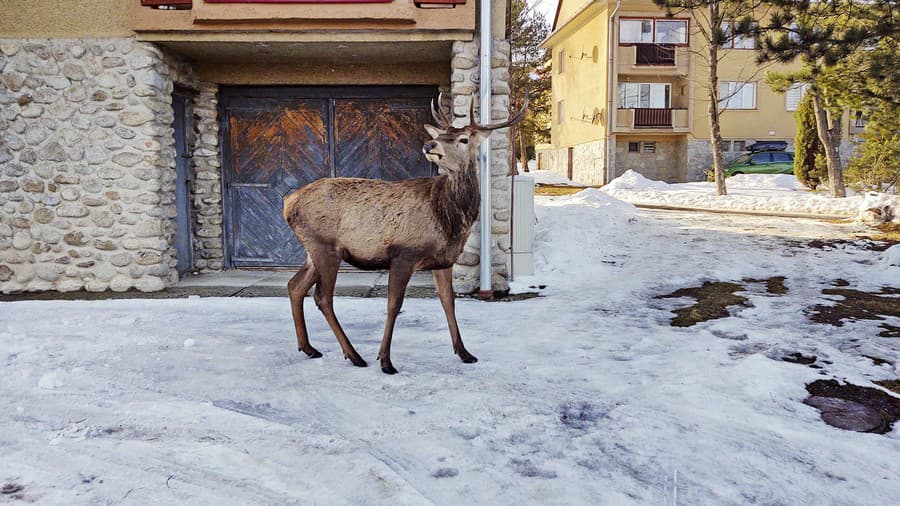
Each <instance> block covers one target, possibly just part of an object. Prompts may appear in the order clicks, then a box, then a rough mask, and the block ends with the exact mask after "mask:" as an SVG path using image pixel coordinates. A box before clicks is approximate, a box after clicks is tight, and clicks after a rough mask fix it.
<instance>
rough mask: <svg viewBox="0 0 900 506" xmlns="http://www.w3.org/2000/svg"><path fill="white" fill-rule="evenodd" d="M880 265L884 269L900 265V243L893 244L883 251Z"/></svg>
mask: <svg viewBox="0 0 900 506" xmlns="http://www.w3.org/2000/svg"><path fill="white" fill-rule="evenodd" d="M881 266H882V267H884V268H885V269H888V268H896V267H900V244H895V245H893V246H891V247H890V248H888V249H886V250H885V251H884V254H883V255H882V256H881Z"/></svg>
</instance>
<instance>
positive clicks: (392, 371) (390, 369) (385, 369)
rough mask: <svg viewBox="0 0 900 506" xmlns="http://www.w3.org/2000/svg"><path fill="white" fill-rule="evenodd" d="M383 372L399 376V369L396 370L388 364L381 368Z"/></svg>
mask: <svg viewBox="0 0 900 506" xmlns="http://www.w3.org/2000/svg"><path fill="white" fill-rule="evenodd" d="M381 372H383V373H385V374H397V369H394V366H392V365H390V364H388V365H385V366H382V367H381Z"/></svg>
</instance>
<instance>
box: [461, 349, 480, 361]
mask: <svg viewBox="0 0 900 506" xmlns="http://www.w3.org/2000/svg"><path fill="white" fill-rule="evenodd" d="M459 359H460V360H462V361H463V363H464V364H474V363H475V362H478V359H477V358H475V355H472V354H471V353H469V352H468V351H465V350H463V352H462V353H460V354H459Z"/></svg>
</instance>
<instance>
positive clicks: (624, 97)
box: [616, 82, 672, 109]
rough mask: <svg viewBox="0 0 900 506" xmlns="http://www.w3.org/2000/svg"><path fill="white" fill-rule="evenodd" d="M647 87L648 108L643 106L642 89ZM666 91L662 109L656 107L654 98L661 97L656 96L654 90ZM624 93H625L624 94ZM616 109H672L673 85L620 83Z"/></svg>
mask: <svg viewBox="0 0 900 506" xmlns="http://www.w3.org/2000/svg"><path fill="white" fill-rule="evenodd" d="M644 86H646V87H647V88H646V90H647V106H646V107H645V106H643V105H642V104H641V98H642V92H643V89H642V87H644ZM660 87H662V89H663V90H664V93H665V94H664V95H663V99H662V100H663V104H662V107H659V106H658V102H657V106H656V107H654V105H653V103H654V97H656V99H657V100H658V99H659V95H654V93H653V91H654V89H656V90H659V88H660ZM623 92H624V93H623ZM632 104H633V105H632ZM616 107H617V108H618V109H671V108H672V85H671V83H631V82H624V83H619V86H618V89H617V94H616Z"/></svg>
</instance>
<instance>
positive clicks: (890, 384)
mask: <svg viewBox="0 0 900 506" xmlns="http://www.w3.org/2000/svg"><path fill="white" fill-rule="evenodd" d="M875 384H876V385H878V386H880V387H883V388H886V389H888V390H890V391H891V392H894V393H895V394H897V395H900V380H881V381H876V382H875Z"/></svg>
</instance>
